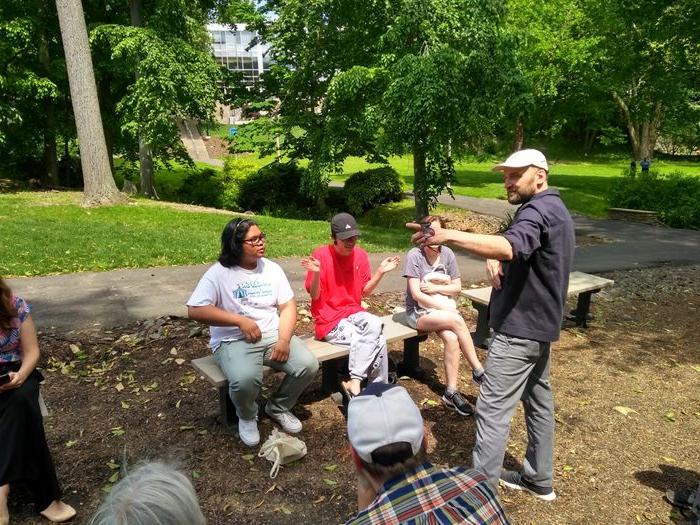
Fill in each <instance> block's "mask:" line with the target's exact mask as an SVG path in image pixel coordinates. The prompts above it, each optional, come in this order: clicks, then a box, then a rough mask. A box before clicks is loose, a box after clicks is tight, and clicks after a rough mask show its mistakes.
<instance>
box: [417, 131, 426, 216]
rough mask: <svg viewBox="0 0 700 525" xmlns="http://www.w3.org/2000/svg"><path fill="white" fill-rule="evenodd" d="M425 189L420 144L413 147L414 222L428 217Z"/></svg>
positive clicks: (423, 160)
mask: <svg viewBox="0 0 700 525" xmlns="http://www.w3.org/2000/svg"><path fill="white" fill-rule="evenodd" d="M422 188H425V150H424V149H423V146H422V145H421V144H414V145H413V196H414V197H413V198H414V202H415V206H416V221H420V220H421V219H422V218H423V217H425V216H426V215H428V199H427V198H426V196H425V195H424V191H423V190H422Z"/></svg>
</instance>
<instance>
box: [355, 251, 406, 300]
mask: <svg viewBox="0 0 700 525" xmlns="http://www.w3.org/2000/svg"><path fill="white" fill-rule="evenodd" d="M400 261H401V257H399V256H398V255H396V256H394V257H387V258H386V259H384V260H383V261H382V262H381V263H380V264H379V268H377V271H376V272H374V274H373V275H372V278H371V279H370V280H369V281H367V284H365V286H364V288H363V289H362V295H369V294H371V293H372V292H373V291H374V289H375V288H376V287H377V285H378V284H379V282H380V281H381V280H382V277H384V274H385V273H388V272H390V271H392V270H394V269H396V267H397V266H398V265H399V262H400Z"/></svg>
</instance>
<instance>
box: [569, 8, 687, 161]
mask: <svg viewBox="0 0 700 525" xmlns="http://www.w3.org/2000/svg"><path fill="white" fill-rule="evenodd" d="M580 2H581V5H582V8H583V12H584V13H585V15H586V20H587V22H588V24H587V26H586V29H587V31H588V33H589V34H590V35H592V36H593V37H595V38H597V39H598V42H599V53H600V57H599V61H600V63H601V65H602V69H603V71H604V73H605V74H604V75H600V77H599V79H600V87H602V88H603V89H604V90H605V91H606V92H607V93H608V94H609V96H610V97H611V98H612V100H614V102H615V103H616V104H617V106H618V108H619V111H620V114H621V115H622V119H623V122H624V124H625V127H626V129H627V133H628V136H629V140H630V145H631V149H632V154H633V157H634V158H635V159H642V158H644V157H652V156H653V152H654V146H655V144H656V141H657V138H658V135H659V133H660V132H661V130H662V129H663V125H664V122H665V121H666V118H667V116H668V115H669V111H670V110H671V109H672V108H677V107H682V106H684V105H687V104H688V103H689V101H690V99H691V97H693V90H692V89H691V88H692V87H693V86H697V81H698V66H699V65H700V64H699V62H698V57H699V56H700V54H699V53H698V45H699V44H698V42H699V40H698V39H699V38H700V27H699V26H698V20H700V3H698V2H697V1H695V0H682V1H677V0H647V1H645V2H628V1H626V0H580ZM696 100H697V99H696Z"/></svg>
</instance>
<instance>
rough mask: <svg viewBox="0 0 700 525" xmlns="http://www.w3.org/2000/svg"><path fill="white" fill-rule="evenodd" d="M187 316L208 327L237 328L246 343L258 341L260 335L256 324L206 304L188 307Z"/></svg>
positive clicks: (246, 318) (243, 317)
mask: <svg viewBox="0 0 700 525" xmlns="http://www.w3.org/2000/svg"><path fill="white" fill-rule="evenodd" d="M187 315H188V316H189V318H190V319H194V320H195V321H199V322H200V323H204V324H207V325H209V326H237V327H238V328H240V329H241V332H243V335H244V336H245V340H246V341H247V342H248V343H255V342H257V341H260V338H261V337H262V333H261V332H260V327H259V326H258V323H256V322H255V321H253V320H252V319H250V318H249V317H245V316H243V315H238V314H234V313H232V312H227V311H226V310H224V309H223V308H219V307H218V306H214V305H213V304H208V305H205V306H188V307H187Z"/></svg>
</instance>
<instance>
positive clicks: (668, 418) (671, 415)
mask: <svg viewBox="0 0 700 525" xmlns="http://www.w3.org/2000/svg"><path fill="white" fill-rule="evenodd" d="M664 417H665V418H666V421H668V422H669V423H675V421H676V413H675V412H674V411H673V410H669V411H668V412H666V413H665V414H664Z"/></svg>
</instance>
